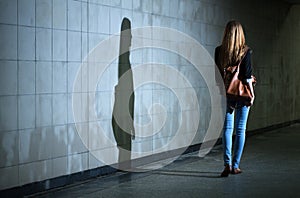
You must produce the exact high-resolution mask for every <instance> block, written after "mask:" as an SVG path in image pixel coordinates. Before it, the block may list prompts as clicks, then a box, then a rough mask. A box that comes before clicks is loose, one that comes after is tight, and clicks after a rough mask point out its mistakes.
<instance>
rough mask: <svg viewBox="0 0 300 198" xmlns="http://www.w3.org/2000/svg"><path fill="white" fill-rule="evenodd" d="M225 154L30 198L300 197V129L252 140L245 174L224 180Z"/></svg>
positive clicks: (186, 158) (218, 150)
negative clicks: (222, 174) (223, 157)
mask: <svg viewBox="0 0 300 198" xmlns="http://www.w3.org/2000/svg"><path fill="white" fill-rule="evenodd" d="M222 152H223V151H222V146H221V145H218V146H215V147H214V148H213V150H212V151H211V152H210V153H209V154H208V155H206V156H205V157H204V158H199V157H198V155H197V154H198V153H197V152H193V153H188V154H185V155H182V156H181V157H180V158H178V159H177V160H176V161H174V162H173V163H172V164H169V165H167V166H165V167H163V168H160V169H157V170H152V171H147V172H141V173H134V172H116V173H114V174H111V175H108V176H102V177H97V178H93V179H90V180H87V181H84V182H80V183H76V184H72V185H69V186H65V187H62V188H58V189H53V190H49V191H45V192H42V193H39V194H35V195H32V196H30V197H36V198H65V197H72V198H75V197H84V198H94V197H99V198H100V197H105V198H127V197H130V198H135V197H139V198H144V197H145V198H148V197H149V198H152V197H153V198H154V197H155V198H157V197H162V198H165V197H166V198H168V197H170V198H171V197H172V198H176V197H184V198H193V197H195V198H196V197H197V198H201V197H243V198H244V197H251V198H253V197H272V198H273V197H291V198H297V197H300V124H294V125H292V126H289V127H285V128H279V129H276V130H273V131H269V132H264V133H260V134H256V135H254V136H250V137H248V138H247V140H246V144H245V149H244V153H243V156H242V160H241V164H240V168H241V169H242V171H243V173H242V174H238V175H229V177H227V178H222V177H220V173H221V172H222V170H223V160H222V156H223V155H222ZM157 163H158V164H161V163H164V161H160V162H157ZM156 165H157V164H152V165H149V167H148V168H149V169H151V166H156ZM152 168H153V167H152Z"/></svg>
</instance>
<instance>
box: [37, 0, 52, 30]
mask: <svg viewBox="0 0 300 198" xmlns="http://www.w3.org/2000/svg"><path fill="white" fill-rule="evenodd" d="M51 4H52V1H49V0H38V1H36V26H37V27H47V28H51V25H52V5H51Z"/></svg>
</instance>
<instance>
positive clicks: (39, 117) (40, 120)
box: [35, 94, 52, 127]
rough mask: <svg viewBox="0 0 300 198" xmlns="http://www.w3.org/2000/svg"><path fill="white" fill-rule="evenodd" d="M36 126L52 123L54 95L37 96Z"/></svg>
mask: <svg viewBox="0 0 300 198" xmlns="http://www.w3.org/2000/svg"><path fill="white" fill-rule="evenodd" d="M35 105H36V107H35V110H36V127H43V126H51V125H52V95H50V94H42V95H37V96H36V104H35Z"/></svg>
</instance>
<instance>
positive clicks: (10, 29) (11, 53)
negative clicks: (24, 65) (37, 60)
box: [0, 24, 17, 60]
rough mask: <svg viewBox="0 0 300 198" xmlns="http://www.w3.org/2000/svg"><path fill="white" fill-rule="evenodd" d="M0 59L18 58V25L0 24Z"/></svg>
mask: <svg viewBox="0 0 300 198" xmlns="http://www.w3.org/2000/svg"><path fill="white" fill-rule="evenodd" d="M0 35H1V37H0V45H1V48H2V49H5V50H0V59H14V60H15V59H16V58H17V27H16V26H12V25H1V24H0Z"/></svg>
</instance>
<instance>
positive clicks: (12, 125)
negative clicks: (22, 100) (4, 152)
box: [0, 96, 18, 131]
mask: <svg viewBox="0 0 300 198" xmlns="http://www.w3.org/2000/svg"><path fill="white" fill-rule="evenodd" d="M17 120H18V119H17V96H1V97H0V131H12V130H16V129H17V128H18V124H17Z"/></svg>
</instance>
